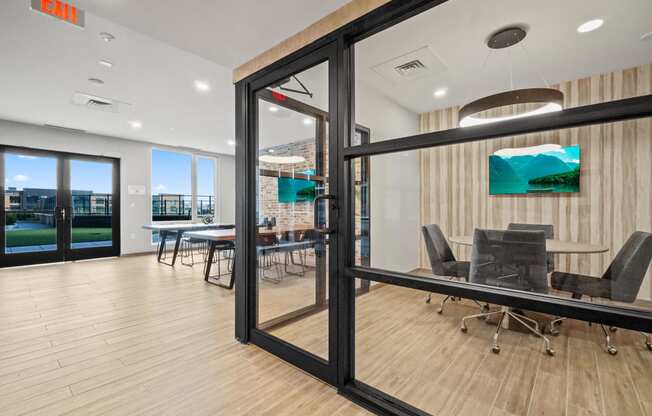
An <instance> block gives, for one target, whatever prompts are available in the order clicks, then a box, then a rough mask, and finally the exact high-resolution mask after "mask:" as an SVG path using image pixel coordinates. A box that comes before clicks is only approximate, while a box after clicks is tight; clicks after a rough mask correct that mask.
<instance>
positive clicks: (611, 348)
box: [607, 347, 618, 355]
mask: <svg viewBox="0 0 652 416" xmlns="http://www.w3.org/2000/svg"><path fill="white" fill-rule="evenodd" d="M607 352H608V353H609V354H610V355H616V354H618V350H617V349H616V347H607Z"/></svg>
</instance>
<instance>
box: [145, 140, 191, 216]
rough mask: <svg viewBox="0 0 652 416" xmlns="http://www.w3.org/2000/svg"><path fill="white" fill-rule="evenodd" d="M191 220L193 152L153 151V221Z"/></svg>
mask: <svg viewBox="0 0 652 416" xmlns="http://www.w3.org/2000/svg"><path fill="white" fill-rule="evenodd" d="M191 219H192V155H190V154H186V153H177V152H169V151H165V150H158V149H154V150H152V221H190V220H191Z"/></svg>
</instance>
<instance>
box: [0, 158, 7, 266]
mask: <svg viewBox="0 0 652 416" xmlns="http://www.w3.org/2000/svg"><path fill="white" fill-rule="evenodd" d="M6 183H7V182H6V181H5V149H4V148H3V147H1V146H0V266H1V265H2V261H1V259H2V258H3V257H4V256H5V251H6V244H7V242H6V238H5V227H6V224H7V217H6V211H5V198H6V196H5V184H6Z"/></svg>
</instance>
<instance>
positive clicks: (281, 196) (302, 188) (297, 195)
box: [278, 178, 317, 203]
mask: <svg viewBox="0 0 652 416" xmlns="http://www.w3.org/2000/svg"><path fill="white" fill-rule="evenodd" d="M315 189H316V184H315V182H314V181H309V180H306V179H293V178H278V202H280V203H292V202H305V201H309V202H312V201H314V200H315V197H316V196H317V195H316V192H315Z"/></svg>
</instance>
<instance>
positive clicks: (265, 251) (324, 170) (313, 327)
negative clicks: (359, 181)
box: [247, 45, 338, 381]
mask: <svg viewBox="0 0 652 416" xmlns="http://www.w3.org/2000/svg"><path fill="white" fill-rule="evenodd" d="M334 50H335V48H334V45H331V46H330V47H325V48H323V49H321V50H320V51H318V52H315V53H313V54H312V55H311V56H309V57H306V58H305V59H302V60H301V62H296V65H291V66H290V67H288V68H287V69H286V70H284V71H282V72H283V73H280V72H279V73H275V74H272V75H270V76H269V77H266V79H265V80H260V83H259V86H257V87H256V88H254V92H253V95H252V112H253V113H254V120H255V128H254V130H253V131H252V133H253V135H254V137H255V144H256V145H255V148H254V149H251V151H252V152H255V160H253V165H254V166H252V167H253V168H254V169H253V171H254V174H255V178H256V181H255V185H254V186H253V189H251V190H250V195H251V196H253V198H251V197H250V198H251V199H250V201H251V202H250V204H251V205H252V206H255V208H254V209H253V211H254V212H255V214H254V217H255V218H253V221H252V222H253V223H255V224H256V226H255V230H254V233H253V234H254V235H255V242H254V244H251V245H250V250H251V251H249V252H248V254H249V256H248V257H249V258H250V259H251V260H252V263H253V264H252V266H251V268H250V270H251V271H252V272H250V273H248V277H247V278H248V280H249V282H250V285H251V287H252V288H253V297H254V301H253V302H251V303H250V305H251V306H252V307H251V309H250V310H249V312H248V313H249V314H250V316H252V318H251V322H252V326H251V327H250V339H251V340H252V342H254V343H255V344H257V345H259V346H262V347H263V348H265V349H267V350H269V351H271V352H273V353H275V354H277V355H279V356H282V357H284V358H285V359H287V360H288V361H290V362H293V363H299V362H301V363H307V367H308V368H310V369H311V370H310V371H311V372H312V373H313V374H314V375H316V376H317V377H320V378H322V379H326V380H327V381H333V380H334V378H335V374H336V362H337V361H336V354H337V345H336V342H335V338H336V337H335V336H334V335H333V333H334V332H333V331H334V321H335V318H334V317H335V316H336V312H337V309H336V307H335V305H334V302H333V300H332V298H331V297H330V296H329V294H330V293H334V291H335V290H336V288H337V286H336V284H337V282H336V277H335V276H336V274H335V273H334V271H335V270H337V258H338V256H337V238H336V236H337V234H336V231H337V230H336V227H335V224H336V223H337V209H336V205H337V193H336V192H335V188H336V186H337V182H336V180H337V177H336V175H334V174H333V173H334V172H335V171H336V169H335V163H336V159H335V158H334V157H333V158H331V157H329V155H330V154H332V153H333V149H334V148H336V143H333V141H332V140H329V139H330V138H334V137H336V134H335V133H336V123H335V120H334V111H333V106H334V103H335V102H336V97H335V95H336V89H335V88H334V87H335V86H336V83H335V81H334V77H335V70H334V68H335V67H334V60H333V58H334ZM286 71H287V72H286ZM252 157H253V155H252ZM252 194H253V195H252ZM252 208H253V207H252ZM250 264H251V263H250Z"/></svg>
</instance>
